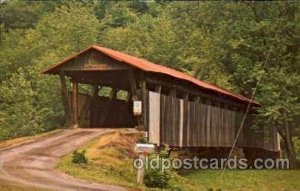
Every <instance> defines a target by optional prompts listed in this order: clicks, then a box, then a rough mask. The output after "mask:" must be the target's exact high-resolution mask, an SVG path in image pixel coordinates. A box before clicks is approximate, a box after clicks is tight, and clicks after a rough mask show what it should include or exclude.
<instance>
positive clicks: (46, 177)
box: [0, 129, 126, 191]
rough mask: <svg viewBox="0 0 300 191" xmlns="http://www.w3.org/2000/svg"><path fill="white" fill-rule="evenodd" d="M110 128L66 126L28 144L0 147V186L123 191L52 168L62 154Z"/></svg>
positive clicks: (63, 190) (61, 190) (110, 130)
mask: <svg viewBox="0 0 300 191" xmlns="http://www.w3.org/2000/svg"><path fill="white" fill-rule="evenodd" d="M112 131H114V130H113V129H69V130H64V131H62V132H60V133H57V134H54V135H50V136H48V137H43V138H41V139H39V140H37V141H34V142H32V143H27V144H24V145H20V146H17V147H15V148H10V149H5V150H0V185H1V184H2V185H3V184H5V185H16V186H18V187H22V188H27V190H28V188H29V190H30V188H35V190H59V191H65V190H66V191H69V190H70V191H71V190H72V191H73V190H88V191H89V190H116V191H119V190H126V189H124V188H121V187H118V186H111V185H104V184H96V183H89V182H86V181H83V180H78V179H75V178H73V177H70V176H68V175H66V174H64V173H62V172H59V171H58V170H56V169H55V166H56V164H57V162H58V161H59V159H60V158H61V157H62V156H64V155H66V154H68V153H70V152H72V151H73V150H75V149H76V148H78V147H80V146H82V145H84V144H86V143H87V142H88V141H90V140H91V139H93V138H96V137H97V136H100V135H101V134H105V133H108V132H112ZM0 187H1V186H0Z"/></svg>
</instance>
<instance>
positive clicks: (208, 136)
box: [206, 105, 211, 147]
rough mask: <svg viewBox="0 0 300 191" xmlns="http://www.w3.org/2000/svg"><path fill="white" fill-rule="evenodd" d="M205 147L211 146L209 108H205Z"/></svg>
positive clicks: (208, 106)
mask: <svg viewBox="0 0 300 191" xmlns="http://www.w3.org/2000/svg"><path fill="white" fill-rule="evenodd" d="M206 113H207V115H206V146H208V147H210V146H211V127H210V126H211V106H210V105H207V106H206Z"/></svg>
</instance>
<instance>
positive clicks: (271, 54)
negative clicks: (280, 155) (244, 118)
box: [0, 0, 300, 156]
mask: <svg viewBox="0 0 300 191" xmlns="http://www.w3.org/2000/svg"><path fill="white" fill-rule="evenodd" d="M1 2H2V3H1V9H0V16H1V23H0V30H1V39H0V43H1V45H0V140H3V139H7V138H10V137H17V136H23V135H29V134H35V133H38V132H42V131H48V130H51V129H54V128H57V127H61V126H62V125H63V123H64V116H63V109H62V105H61V98H60V93H59V83H58V80H57V78H56V77H53V76H44V75H41V71H42V70H43V69H45V68H46V67H48V66H50V65H52V64H54V63H56V62H57V61H59V60H61V59H63V58H64V57H65V56H67V55H69V54H71V53H74V52H76V51H78V50H80V49H83V48H85V47H86V46H87V45H89V44H93V43H98V44H102V45H104V46H106V47H110V48H113V49H117V50H121V51H124V52H128V53H130V54H133V55H136V56H141V57H144V58H147V59H149V60H151V61H153V62H156V63H160V64H163V65H167V66H169V67H172V68H176V69H178V70H181V71H183V72H186V73H188V74H190V75H193V76H195V77H197V78H199V79H202V80H206V81H209V82H211V83H215V84H217V85H219V86H222V87H224V88H228V89H232V90H234V91H236V92H239V93H241V94H243V95H245V96H248V97H251V94H252V92H253V90H254V88H255V86H256V84H257V82H258V81H260V83H259V85H258V87H257V91H256V94H255V98H256V99H257V100H258V101H260V102H261V103H262V105H263V106H262V108H261V109H260V110H259V124H260V125H264V126H266V128H277V130H278V131H279V132H280V134H281V136H282V138H283V140H284V143H285V147H286V149H287V150H288V153H290V155H291V156H294V155H295V153H294V148H293V144H292V140H293V139H292V137H293V136H295V134H296V132H299V128H300V122H299V119H300V100H299V95H300V61H299V59H300V54H299V51H300V48H299V47H300V10H299V8H300V4H299V3H298V2H296V1H295V2H227V3H225V2H168V1H166V2H164V1H158V2H143V1H142V2H140V1H131V2H112V1H93V0H81V1H38V2H37V1H30V0H27V1H18V0H5V1H1Z"/></svg>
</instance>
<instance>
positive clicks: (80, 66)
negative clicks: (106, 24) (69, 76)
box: [60, 51, 131, 71]
mask: <svg viewBox="0 0 300 191" xmlns="http://www.w3.org/2000/svg"><path fill="white" fill-rule="evenodd" d="M130 68H131V67H130V66H128V65H124V64H120V63H119V62H118V61H116V60H114V59H112V58H110V57H108V56H106V55H104V54H101V53H99V52H96V51H89V52H86V53H85V54H84V55H82V56H80V57H78V58H74V59H72V60H70V61H68V62H67V63H66V64H64V65H63V66H61V68H60V70H61V71H107V70H126V69H130Z"/></svg>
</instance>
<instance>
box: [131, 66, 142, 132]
mask: <svg viewBox="0 0 300 191" xmlns="http://www.w3.org/2000/svg"><path fill="white" fill-rule="evenodd" d="M128 77H129V83H130V88H131V93H132V101H133V102H134V101H137V100H138V99H139V95H138V90H137V84H136V80H135V77H134V73H133V71H132V70H129V72H128ZM142 107H143V106H142ZM135 118H136V120H137V123H138V129H144V127H143V122H142V117H141V116H135Z"/></svg>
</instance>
